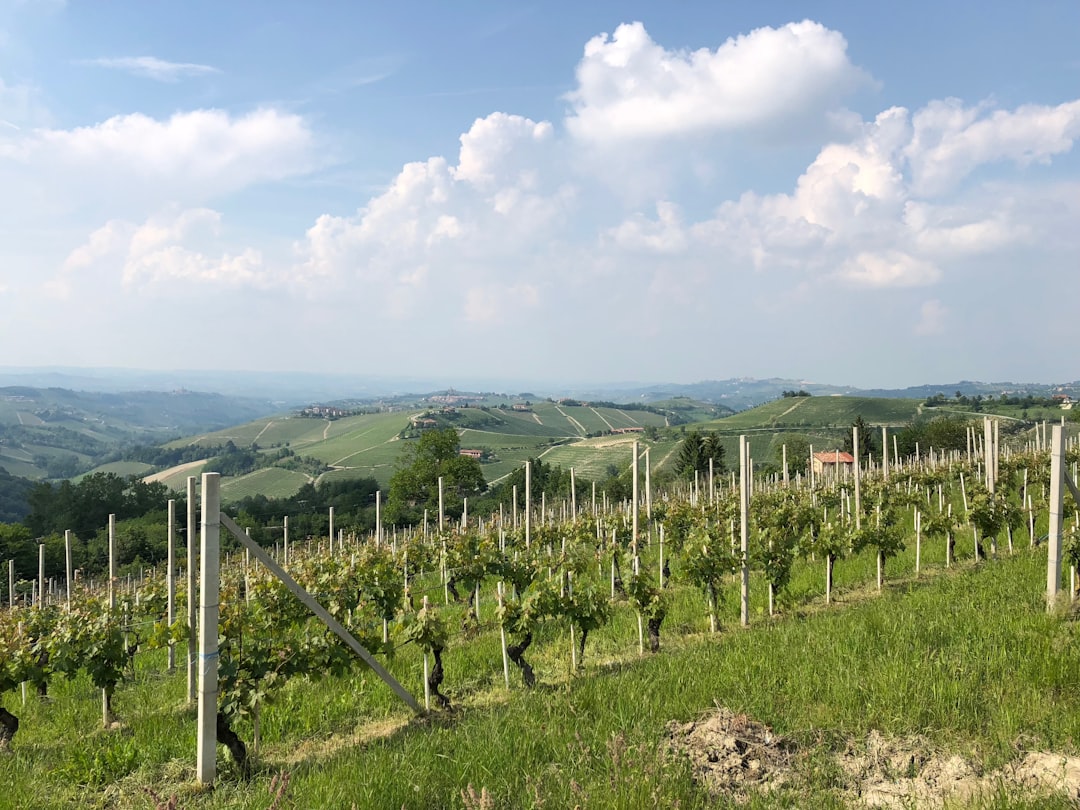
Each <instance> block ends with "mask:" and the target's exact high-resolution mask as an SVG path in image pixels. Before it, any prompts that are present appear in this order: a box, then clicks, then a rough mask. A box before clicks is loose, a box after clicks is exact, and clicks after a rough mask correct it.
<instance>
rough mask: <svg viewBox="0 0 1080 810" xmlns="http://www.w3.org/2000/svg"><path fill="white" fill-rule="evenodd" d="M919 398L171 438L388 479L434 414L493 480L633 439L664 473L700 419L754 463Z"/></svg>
mask: <svg viewBox="0 0 1080 810" xmlns="http://www.w3.org/2000/svg"><path fill="white" fill-rule="evenodd" d="M673 404H675V405H678V404H680V403H679V401H674V402H673ZM920 406H921V402H920V401H919V400H914V399H879V398H870V397H796V398H786V399H779V400H775V401H773V402H769V403H766V404H764V405H761V406H759V407H757V408H752V409H750V410H748V411H743V412H741V413H737V414H733V415H731V416H727V417H724V418H719V419H711V420H709V421H705V422H700V423H696V424H693V425H684V426H679V427H667V426H665V422H666V421H667V420H666V419H665V417H663V416H661V415H658V414H654V413H651V412H649V411H637V410H626V409H620V408H593V407H591V406H587V405H562V404H558V403H555V402H551V401H546V400H544V401H537V402H533V403H532V404H531V406H530V410H527V411H520V410H513V409H512V408H506V409H502V408H474V407H467V408H458V409H455V410H453V411H446V412H443V411H442V409H441V408H432V409H428V410H419V409H416V410H410V411H395V412H391V413H376V414H365V415H359V416H351V417H346V418H342V419H337V420H333V421H327V420H322V419H307V418H300V417H288V416H286V417H281V416H278V417H274V418H266V419H259V420H256V421H255V422H252V423H250V424H247V425H241V426H237V427H234V428H230V429H229V430H226V431H218V432H216V433H209V434H202V435H199V436H196V437H194V438H192V439H185V440H181V441H177V442H173V443H171V446H185V445H188V444H197V445H201V446H215V445H220V444H224V442H225V441H228V440H231V441H233V442H234V443H235V444H237V445H238V446H241V447H242V446H245V444H246V445H248V446H249V445H250V444H251V443H252V442H256V443H257V444H258V445H259V447H260V448H264V449H271V448H274V447H276V446H283V445H284V444H286V443H288V445H289V447H290V448H291V449H292V450H293V451H295V452H296V453H297V455H301V456H309V457H312V458H315V459H318V460H319V461H321V462H322V463H324V464H326V465H328V466H330V467H332V468H333V469H332V470H330V471H328V472H325V473H323V474H322V475H321V476H319V480H328V479H333V478H345V477H347V478H355V477H364V476H372V477H374V478H375V479H376V480H377V481H378V482H379V484H380V485H381V486H382V487H384V488H385V487H387V486H388V485H389V482H390V477H391V475H393V473H394V470H395V465H396V462H397V460H398V458H399V457H400V455H401V452H402V451H403V450H404V449H405V448H406V447H407V446H408V440H400V439H399V434H401V433H402V431H406V430H408V429H409V427H410V417H425V418H434V419H436V421H437V422H438V424H439V425H440V426H441V427H454V428H456V429H457V430H458V433H459V436H460V441H461V447H462V448H465V449H480V450H488V451H490V452H491V453H492V454H493V456H494V458H493V460H490V461H485V462H484V463H483V471H484V476H485V478H486V479H487V481H488V482H489V483H492V482H495V481H498V480H500V479H501V478H502V477H504V476H506V475H507V474H509V473H510V472H512V471H513V470H515V469H517V468H518V467H520V466H521V465H522V464H523V463H524V462H525V461H526V460H527V459H529V458H536V457H541V458H543V459H544V461H545V463H549V464H553V465H558V466H561V467H564V468H569V467H574V469H575V471H576V472H577V474H578V475H579V476H580V477H582V478H587V479H593V480H602V479H603V478H606V477H607V475H608V474H609V473H610V472H611V471H612V470H614V469H623V468H625V466H627V465H628V464H629V456H630V446H631V444H632V443H633V441H634V440H635V439H636V440H638V441H640V442H642V447H643V448H644V447H645V446H652V447H653V449H652V451H651V459H650V460H651V463H652V468H653V471H654V472H657V473H659V472H662V471H663V470H665V469H670V468H671V465H672V464H673V462H674V459H675V450H676V449H677V445H678V442H679V441H680V440H681V437H682V435H683V431H684V430H687V429H691V428H694V427H697V428H699V429H703V430H714V431H716V432H718V433H719V434H720V436H721V439H722V441H723V445H724V448H725V453H726V458H727V459H728V464H727V466H728V467H729V468H731V467H733V466H734V465H736V464H737V459H738V443H739V436H740V435H743V434H745V435H746V436H747V437H748V439H749V443H750V453H751V457H752V458H753V460H754V462H755V464H758V465H760V464H765V463H775V464H779V461H780V457H781V447H782V445H783V444H784V443H785V442H788V441H794V440H795V439H796V438H802V439H805V440H806V441H808V442H809V443H810V444H812V445H813V446H814V448H815V449H817V450H831V449H836V448H838V447H841V446H842V443H843V441H844V439H845V438H846V436H847V435H848V433H849V431H850V426H851V423H852V422H853V421H854V420H855V418H856V417H858V416H862V418H863V419H864V421H866V422H867V424H869V425H872V426H878V425H888V426H890V427H897V426H901V425H904V424H905V423H907V422H908V421H910V420H911V419H913V418H914V417H915V416H916V415H917V414H918V413H919V412H920ZM685 407H688V406H686V405H684V408H685ZM696 412H698V413H701V414H702V415H708V414H709V413H711V412H715V411H714V410H713V411H710V410H709V409H708V408H707V407H705V406H699V407H698V408H697V411H696ZM933 413H934V411H930V412H929V414H933ZM627 427H644V428H648V429H650V430H653V429H655V430H657V431H659V438H658V439H653V440H646V437H645V435H644V434H643V433H635V434H622V435H611V434H610V431H611V430H613V429H619V428H627ZM595 434H606V435H595ZM650 435H653V436H656V434H655V433H652V434H650ZM189 474H192V473H190V472H184V473H182V474H179V475H177V476H173V477H170V478H169V483H170V484H173V485H175V486H178V487H182V486H184V481H185V480H186V476H187V475H189ZM263 480H265V481H266V482H267V483H268V484H269V483H270V482H271V479H270V478H265V479H264V478H260V477H256V478H253V479H251V482H250V483H248V484H244V485H243V486H240V487H233V486H226V487H225V489H224V492H225V494H226V495H227V496H228V497H230V498H232V497H240V496H239V495H238V493H240V492H243V493H245V494H254V492H255V491H257V490H256V489H255V488H256V487H257V485H258V484H259V482H260V481H263ZM304 480H305V479H304V478H303V477H302V476H292V477H286V476H279V477H276V478H274V479H273V485H272V490H270V491H266V492H264V494H266V495H270V494H271V492H273V493H274V494H275V495H278V496H280V495H281V494H285V495H288V494H291V492H288V491H286V490H288V489H289V487H290V486H294V487H295V488H294V489H293V490H292V492H295V489H298V488H299V487H300V485H301V484H302V483H303V481H304Z"/></svg>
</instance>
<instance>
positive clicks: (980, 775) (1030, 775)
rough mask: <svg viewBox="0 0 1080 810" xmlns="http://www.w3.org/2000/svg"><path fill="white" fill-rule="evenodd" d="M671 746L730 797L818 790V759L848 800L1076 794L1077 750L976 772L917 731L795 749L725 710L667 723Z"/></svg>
mask: <svg viewBox="0 0 1080 810" xmlns="http://www.w3.org/2000/svg"><path fill="white" fill-rule="evenodd" d="M667 732H668V738H669V745H670V747H671V749H673V750H674V751H676V752H678V753H679V754H680V755H682V756H685V757H687V758H688V759H689V761H690V764H691V767H692V769H693V774H694V778H695V779H696V780H698V782H700V783H701V784H702V785H704V786H705V787H706V788H707V789H708V790H709V792H710V793H712V794H713V795H715V796H721V795H722V796H726V797H727V798H731V799H734V800H735V801H736V802H743V801H746V800H748V799H749V797H750V795H751V794H755V793H768V792H772V791H775V790H784V789H790V790H795V791H799V792H803V791H805V790H806V789H807V788H810V789H821V784H820V782H819V781H817V780H815V778H814V776H813V773H812V772H813V771H818V772H820V770H821V763H822V759H823V758H824V759H825V760H827V761H828V765H829V766H828V770H829V771H831V772H832V773H833V774H834V775H835V777H834V778H833V779H831V780H830V787H831V788H832V789H834V790H836V791H837V793H839V795H841V796H843V797H844V798H845V799H847V801H848V803H849V805H850V806H852V807H875V808H898V809H899V808H909V807H919V808H942V807H946V806H950V807H951V806H966V805H969V804H975V803H978V801H979V800H980V798H990V797H992V796H994V795H997V794H1000V793H1001V792H1004V793H1005V794H1006V795H1009V796H1022V795H1028V796H1038V795H1048V794H1052V793H1058V794H1060V793H1064V794H1065V795H1067V796H1068V797H1069V798H1070V799H1072V800H1074V801H1080V757H1073V756H1067V755H1064V754H1059V753H1052V752H1026V753H1023V754H1021V755H1020V756H1019V757H1018V758H1017V759H1016V760H1014V761H1013V762H1011V763H1009V764H1008V765H1006V766H1004V767H1002V768H1000V769H998V770H995V771H989V772H984V771H983V770H982V769H981V768H980V766H979V765H978V763H976V762H973V761H971V760H969V759H967V758H965V757H963V756H960V755H959V754H957V753H955V752H949V751H943V750H940V749H938V748H936V747H935V746H934V745H933V744H932V743H930V742H929V741H928V740H926V739H925V738H922V737H903V738H889V737H885V736H884V735H882V734H880V733H878V732H877V731H872V732H870V734H869V735H868V736H867V737H866V738H865V739H862V740H851V741H849V742H848V744H847V746H846V747H845V748H844V750H842V751H840V752H839V753H830V752H823V751H815V750H813V747H803V748H800V746H798V745H797V744H796V743H795V742H794V741H793V740H791V739H788V738H785V737H781V736H779V735H777V734H774V733H773V731H772V729H770V728H769V727H768V726H766V725H764V724H762V723H759V722H758V721H756V720H754V719H752V718H750V717H748V716H746V715H745V714H737V713H735V712H733V711H731V710H730V709H727V708H724V707H719V708H717V709H716V711H714V712H711V713H710V714H708V715H706V716H704V717H702V718H701V719H699V720H695V721H692V722H689V723H674V722H673V723H669V724H668V726H667Z"/></svg>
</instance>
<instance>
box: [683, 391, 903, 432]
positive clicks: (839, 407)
mask: <svg viewBox="0 0 1080 810" xmlns="http://www.w3.org/2000/svg"><path fill="white" fill-rule="evenodd" d="M920 408H921V400H917V399H885V398H878V397H793V398H784V399H777V400H773V401H772V402H767V403H765V404H764V405H759V406H758V407H756V408H750V409H749V410H746V411H741V412H739V413H736V414H732V415H731V416H727V417H724V418H723V419H715V420H713V421H711V422H706V423H704V424H703V425H702V427H703V428H704V429H706V430H718V431H732V432H735V431H744V432H745V431H749V430H757V431H765V430H768V431H772V430H777V429H803V430H804V429H806V428H813V427H818V428H821V427H834V428H845V429H848V430H850V429H851V423H852V422H854V421H855V418H856V417H857V416H862V418H863V419H864V420H865V421H866V422H867V424H870V425H883V424H885V425H903V424H905V423H907V422H909V421H910V420H912V419H914V418H915V416H916V415H918V413H919V412H920Z"/></svg>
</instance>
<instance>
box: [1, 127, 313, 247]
mask: <svg viewBox="0 0 1080 810" xmlns="http://www.w3.org/2000/svg"><path fill="white" fill-rule="evenodd" d="M318 146H319V144H318V143H317V139H316V137H315V135H314V133H313V132H312V130H311V128H310V126H309V124H308V122H307V121H306V120H305V119H304V118H302V117H301V116H298V115H295V114H292V113H287V112H282V111H279V110H276V109H273V108H262V109H257V110H253V111H251V112H248V113H245V114H239V115H234V114H231V113H229V112H226V111H224V110H193V111H190V112H178V113H176V114H174V115H172V116H170V117H168V118H163V119H157V118H152V117H150V116H147V115H143V114H141V113H132V114H128V115H118V116H114V117H112V118H109V119H108V120H106V121H102V122H101V123H98V124H93V125H89V126H83V127H77V128H73V129H58V128H37V129H28V128H24V129H22V130H14V129H10V130H9V129H8V128H4V127H0V218H2V219H5V220H7V221H8V222H9V223H12V222H18V221H20V220H21V221H25V222H27V223H28V224H29V225H30V226H31V227H34V226H33V225H32V224H31V223H33V222H40V221H42V220H49V221H53V222H58V221H60V220H61V219H62V218H63V217H65V216H73V215H76V214H77V213H78V212H84V211H90V210H92V211H94V212H95V214H96V215H97V216H99V217H101V218H102V219H104V218H120V219H128V220H135V221H138V220H139V219H141V218H145V217H146V216H147V214H148V213H149V212H152V211H157V210H160V209H162V208H163V207H166V206H172V205H175V206H179V207H198V206H201V205H204V204H206V203H207V202H210V201H212V200H215V199H217V198H220V197H222V196H224V195H227V194H230V193H233V192H236V191H239V190H241V189H244V188H248V187H250V186H253V185H256V184H260V183H270V182H274V181H280V180H284V179H286V178H289V177H294V176H297V175H303V174H306V173H309V172H311V171H312V170H314V169H315V168H317V167H319V166H320V165H322V164H324V163H325V160H326V159H325V158H324V157H322V156H321V155H320V154H319V152H318V151H317V150H318ZM99 221H100V220H99ZM84 223H85V220H83V221H81V222H80V223H79V224H80V225H82V226H83V227H85V224H84Z"/></svg>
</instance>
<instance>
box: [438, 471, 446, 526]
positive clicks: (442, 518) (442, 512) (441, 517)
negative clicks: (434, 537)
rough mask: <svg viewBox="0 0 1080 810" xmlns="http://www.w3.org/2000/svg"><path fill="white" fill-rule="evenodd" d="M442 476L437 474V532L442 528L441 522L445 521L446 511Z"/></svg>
mask: <svg viewBox="0 0 1080 810" xmlns="http://www.w3.org/2000/svg"><path fill="white" fill-rule="evenodd" d="M443 486H444V485H443V477H442V476H441V475H440V476H439V532H442V530H443V524H444V523H445V521H446V511H445V507H444V505H443V503H444V501H443Z"/></svg>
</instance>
